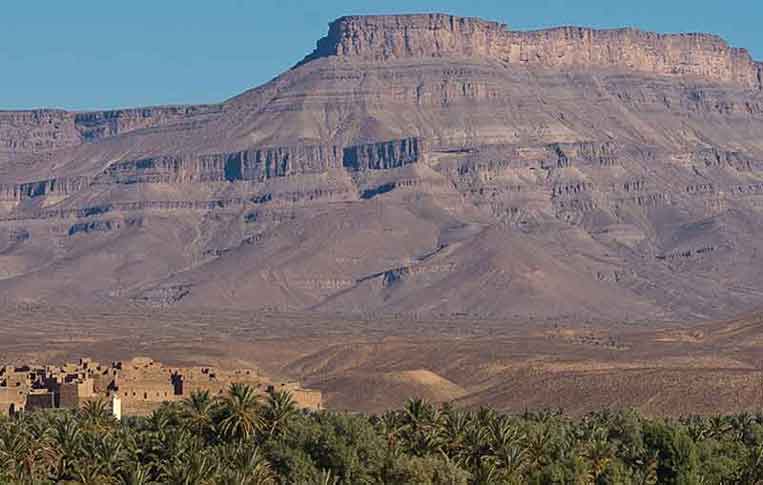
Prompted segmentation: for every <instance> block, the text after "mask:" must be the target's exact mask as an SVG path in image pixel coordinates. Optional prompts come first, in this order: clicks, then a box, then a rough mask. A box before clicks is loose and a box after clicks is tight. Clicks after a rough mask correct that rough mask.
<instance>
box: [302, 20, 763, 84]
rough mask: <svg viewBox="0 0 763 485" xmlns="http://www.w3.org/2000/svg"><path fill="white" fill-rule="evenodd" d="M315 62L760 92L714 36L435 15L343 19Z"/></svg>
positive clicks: (748, 67)
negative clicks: (424, 62)
mask: <svg viewBox="0 0 763 485" xmlns="http://www.w3.org/2000/svg"><path fill="white" fill-rule="evenodd" d="M319 56H338V57H340V58H346V59H360V60H363V61H373V62H384V61H390V60H394V59H417V58H418V59H424V58H430V57H479V58H485V59H493V60H496V61H500V62H504V63H508V64H522V65H532V66H541V67H556V68H564V67H571V66H574V67H584V68H594V69H595V68H599V69H603V68H614V69H623V70H631V71H639V72H647V73H653V74H657V75H665V76H694V77H699V78H704V79H707V80H711V81H722V82H731V83H736V84H739V85H742V86H744V87H748V88H756V89H760V88H761V81H760V65H759V64H757V63H755V62H754V61H753V60H752V58H751V57H750V55H749V53H748V52H747V51H746V50H745V49H737V48H732V47H730V46H729V45H728V44H727V43H726V42H725V41H724V40H723V39H721V38H720V37H717V36H714V35H708V34H678V35H665V34H655V33H651V32H643V31H640V30H638V29H630V28H628V29H616V30H595V29H590V28H581V27H559V28H553V29H546V30H538V31H534V32H518V31H511V30H508V29H507V27H506V25H503V24H499V23H497V22H488V21H484V20H480V19H476V18H463V17H454V16H451V15H440V14H432V15H399V16H360V17H342V18H340V19H338V20H337V21H335V22H333V23H332V24H331V25H330V27H329V34H328V36H326V37H325V38H323V39H321V40H320V41H319V42H318V47H317V49H316V51H315V53H314V54H313V57H319Z"/></svg>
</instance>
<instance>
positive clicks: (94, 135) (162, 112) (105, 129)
mask: <svg viewBox="0 0 763 485" xmlns="http://www.w3.org/2000/svg"><path fill="white" fill-rule="evenodd" d="M221 110H222V106H221V105H198V106H164V107H151V108H135V109H122V110H112V111H92V112H85V113H74V114H73V117H74V124H75V126H76V128H77V131H78V132H79V135H80V137H81V139H82V140H83V141H85V142H92V141H96V140H100V139H102V138H108V137H112V136H116V135H119V134H122V133H128V132H130V131H134V130H138V129H141V128H149V127H152V126H157V125H161V124H165V123H169V122H173V121H177V120H182V119H186V118H190V117H193V116H199V115H203V114H209V113H215V112H220V111H221Z"/></svg>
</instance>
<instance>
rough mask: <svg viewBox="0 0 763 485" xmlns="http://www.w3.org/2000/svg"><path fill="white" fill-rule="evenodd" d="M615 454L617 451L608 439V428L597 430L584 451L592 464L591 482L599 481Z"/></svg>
mask: <svg viewBox="0 0 763 485" xmlns="http://www.w3.org/2000/svg"><path fill="white" fill-rule="evenodd" d="M614 455H615V451H614V449H613V448H612V444H611V443H610V442H609V440H608V439H607V432H606V430H604V429H599V430H597V431H596V432H595V433H594V435H593V436H592V438H591V440H590V441H589V443H588V445H587V446H586V448H585V452H584V456H585V458H586V459H587V460H588V463H589V464H590V474H591V483H598V481H599V477H601V476H602V475H603V474H604V472H605V471H606V470H607V468H608V467H609V465H610V463H611V462H612V460H613V458H614Z"/></svg>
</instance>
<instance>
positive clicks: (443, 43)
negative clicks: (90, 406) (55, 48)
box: [0, 15, 763, 319]
mask: <svg viewBox="0 0 763 485" xmlns="http://www.w3.org/2000/svg"><path fill="white" fill-rule="evenodd" d="M762 69H763V65H761V64H760V63H755V62H753V61H752V60H751V59H750V58H749V55H747V53H746V52H745V51H743V50H738V49H733V48H730V47H728V46H727V45H726V44H725V42H723V41H722V40H720V39H717V38H715V37H712V36H706V35H678V36H669V35H658V34H650V33H644V32H640V31H636V30H612V31H595V30H591V29H581V28H567V27H565V28H559V29H549V30H546V31H540V32H512V31H510V30H507V29H506V28H505V27H504V26H502V25H500V24H498V23H494V22H486V21H482V20H477V19H463V18H457V17H451V16H446V15H417V16H390V17H346V18H342V19H339V20H337V21H336V22H334V23H333V24H332V25H331V27H330V31H329V34H328V35H327V37H326V38H324V39H323V40H321V41H320V42H319V43H318V48H317V50H316V51H315V52H314V53H313V54H312V55H310V56H308V57H307V58H306V59H305V61H303V62H302V63H300V65H298V66H297V67H295V68H294V69H291V70H289V71H288V72H286V73H284V74H283V75H281V76H279V77H277V78H276V79H274V80H273V81H272V82H270V83H268V84H266V85H264V86H262V87H259V88H255V89H253V90H251V91H248V92H246V93H243V94H241V95H239V96H237V97H235V98H232V99H231V100H229V101H226V102H224V103H221V104H219V105H213V106H187V107H165V108H145V109H143V108H137V109H127V110H118V111H105V112H94V113H67V112H62V111H51V110H39V111H29V112H3V113H0V303H3V302H6V301H7V302H17V301H44V302H48V303H76V304H87V303H115V302H116V303H125V302H133V303H138V304H154V305H188V306H232V307H238V308H249V309H269V310H306V309H309V310H311V311H324V312H332V313H335V312H352V313H364V314H380V313H383V314H399V313H405V314H414V315H419V314H427V315H432V314H436V315H445V316H449V315H462V316H463V315H472V316H474V317H496V318H523V319H524V318H542V319H546V318H574V319H589V318H599V319H658V318H687V317H701V318H705V317H718V316H727V315H731V314H734V313H737V312H739V311H742V310H744V309H749V308H754V307H758V306H760V304H761V303H763V293H761V291H760V290H759V288H760V287H761V286H763V278H761V276H760V274H759V271H757V268H758V266H759V264H758V263H757V259H756V258H757V255H758V254H760V253H761V251H763V242H761V241H763V229H761V228H763V142H762V141H761V140H763V92H761V90H760V77H761V72H762V71H761V70H762Z"/></svg>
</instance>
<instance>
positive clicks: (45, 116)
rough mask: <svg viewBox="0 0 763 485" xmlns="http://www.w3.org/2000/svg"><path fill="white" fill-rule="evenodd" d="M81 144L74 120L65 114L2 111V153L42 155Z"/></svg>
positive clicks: (44, 111) (0, 140)
mask: <svg viewBox="0 0 763 485" xmlns="http://www.w3.org/2000/svg"><path fill="white" fill-rule="evenodd" d="M79 143H80V137H79V133H78V132H77V129H76V127H75V124H74V119H73V117H72V116H71V114H70V113H67V112H66V111H57V110H35V111H0V151H7V152H40V151H46V150H55V149H58V148H65V147H68V146H74V145H77V144H79Z"/></svg>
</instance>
